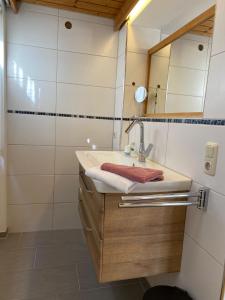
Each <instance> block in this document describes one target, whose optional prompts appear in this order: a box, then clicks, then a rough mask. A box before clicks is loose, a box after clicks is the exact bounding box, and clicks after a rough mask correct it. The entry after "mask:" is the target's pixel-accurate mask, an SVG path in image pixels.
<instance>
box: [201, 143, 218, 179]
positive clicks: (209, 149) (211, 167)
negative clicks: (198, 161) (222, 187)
mask: <svg viewBox="0 0 225 300" xmlns="http://www.w3.org/2000/svg"><path fill="white" fill-rule="evenodd" d="M218 148H219V146H218V144H217V143H212V142H208V143H207V144H206V147H205V160H204V171H205V173H206V174H208V175H211V176H214V175H215V174H216V163H217V155H218Z"/></svg>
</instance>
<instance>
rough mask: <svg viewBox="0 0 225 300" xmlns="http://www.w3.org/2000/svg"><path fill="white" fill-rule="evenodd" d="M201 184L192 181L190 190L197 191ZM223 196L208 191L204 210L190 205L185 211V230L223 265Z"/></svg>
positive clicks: (224, 220)
mask: <svg viewBox="0 0 225 300" xmlns="http://www.w3.org/2000/svg"><path fill="white" fill-rule="evenodd" d="M200 187H201V186H200V185H199V184H196V183H194V184H193V185H192V191H196V192H197V191H198V189H199V188H200ZM224 211H225V196H222V195H220V194H218V193H216V192H214V191H212V190H211V191H210V194H209V201H208V206H207V210H206V211H201V210H199V209H196V207H190V208H188V211H187V218H186V227H185V231H186V233H187V234H188V235H190V236H191V237H192V238H193V239H194V240H195V241H197V242H198V244H199V245H200V246H201V247H202V248H204V249H207V251H208V252H209V253H210V254H211V255H212V256H213V257H215V259H216V260H217V261H218V262H219V263H220V264H221V265H223V263H224V259H225V253H224V249H225V236H224V228H225V219H224Z"/></svg>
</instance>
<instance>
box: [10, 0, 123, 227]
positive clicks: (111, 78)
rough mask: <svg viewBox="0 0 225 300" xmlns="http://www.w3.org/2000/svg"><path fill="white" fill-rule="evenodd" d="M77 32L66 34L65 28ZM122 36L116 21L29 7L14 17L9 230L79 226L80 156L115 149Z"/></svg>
mask: <svg viewBox="0 0 225 300" xmlns="http://www.w3.org/2000/svg"><path fill="white" fill-rule="evenodd" d="M67 21H69V22H71V24H72V28H71V29H66V28H65V22H67ZM117 35H118V34H117V33H115V32H114V31H113V23H112V21H110V20H106V19H102V18H98V17H94V16H88V15H83V14H79V13H71V12H66V11H63V10H57V9H51V8H46V7H42V6H36V5H30V4H23V5H22V6H21V8H20V13H19V14H17V15H15V14H13V13H11V12H8V109H9V110H13V111H20V112H21V111H31V112H47V113H57V115H53V116H51V115H35V114H32V115H30V114H24V113H19V114H18V113H17V114H15V113H10V114H8V155H9V157H8V215H9V230H10V231H12V232H18V231H35V230H49V229H66V228H79V227H80V221H79V217H78V213H77V202H78V197H77V189H78V163H77V161H76V160H75V150H77V149H90V148H91V147H92V145H95V146H96V147H97V149H111V148H112V135H113V121H111V120H96V119H87V118H79V117H71V116H65V115H64V116H63V115H59V114H75V115H91V116H114V97H115V81H116V65H117V39H118V36H117Z"/></svg>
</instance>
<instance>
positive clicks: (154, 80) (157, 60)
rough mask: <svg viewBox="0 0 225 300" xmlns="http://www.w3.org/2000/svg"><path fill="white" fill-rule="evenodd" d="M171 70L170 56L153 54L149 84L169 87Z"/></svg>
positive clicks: (164, 87) (163, 87)
mask: <svg viewBox="0 0 225 300" xmlns="http://www.w3.org/2000/svg"><path fill="white" fill-rule="evenodd" d="M168 72H169V57H164V56H156V55H153V56H152V58H151V70H150V83H149V86H150V87H152V88H157V86H158V85H160V87H161V88H162V89H165V90H166V89H167V82H168Z"/></svg>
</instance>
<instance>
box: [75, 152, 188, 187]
mask: <svg viewBox="0 0 225 300" xmlns="http://www.w3.org/2000/svg"><path fill="white" fill-rule="evenodd" d="M76 155H77V158H78V160H79V162H80V164H81V165H82V167H83V168H84V170H87V169H88V168H91V167H97V166H100V165H101V164H103V163H106V162H108V163H115V164H123V165H127V166H132V165H133V164H135V166H138V167H145V168H153V169H159V170H162V171H163V173H164V180H163V181H158V182H147V183H145V184H142V183H138V184H137V185H136V186H135V188H134V189H133V190H132V192H131V193H137V192H138V193H148V192H149V193H151V192H154V193H157V192H172V191H174V192H175V191H189V190H190V188H191V179H190V178H188V177H185V176H183V175H181V174H179V173H176V172H174V171H172V170H170V169H168V168H165V167H163V166H162V165H160V164H157V163H155V162H153V161H150V160H146V162H145V163H141V162H138V160H137V159H136V158H132V157H130V156H127V155H125V154H124V153H123V152H119V151H76ZM92 180H93V182H94V184H95V187H96V189H97V191H98V192H99V193H119V192H118V191H117V190H116V189H114V188H113V187H111V186H109V185H107V184H105V183H103V182H101V181H98V180H95V179H92Z"/></svg>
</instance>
